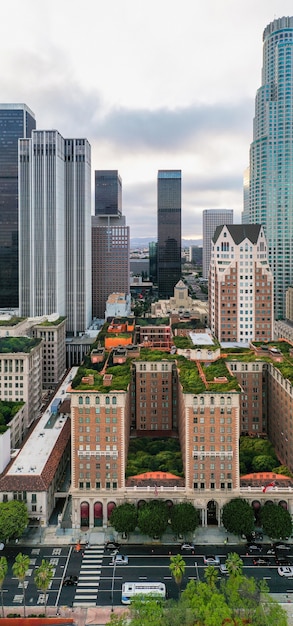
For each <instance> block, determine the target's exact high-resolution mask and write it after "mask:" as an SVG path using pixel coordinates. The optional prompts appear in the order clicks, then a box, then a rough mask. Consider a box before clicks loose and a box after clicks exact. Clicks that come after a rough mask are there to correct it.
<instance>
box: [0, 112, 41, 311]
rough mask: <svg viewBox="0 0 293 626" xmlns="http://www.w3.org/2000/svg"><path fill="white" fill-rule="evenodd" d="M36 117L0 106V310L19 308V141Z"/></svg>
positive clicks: (29, 129)
mask: <svg viewBox="0 0 293 626" xmlns="http://www.w3.org/2000/svg"><path fill="white" fill-rule="evenodd" d="M35 127H36V122H35V116H34V114H33V113H32V111H31V110H30V109H29V108H28V107H27V106H26V105H25V104H0V306H1V308H4V307H5V308H14V307H18V140H19V139H21V138H23V137H30V136H31V132H32V130H33V129H34V128H35Z"/></svg>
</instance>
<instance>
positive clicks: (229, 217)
mask: <svg viewBox="0 0 293 626" xmlns="http://www.w3.org/2000/svg"><path fill="white" fill-rule="evenodd" d="M223 224H233V210H232V209H205V210H204V211H203V212H202V276H203V278H208V277H209V268H210V260H211V250H212V238H213V236H214V234H215V230H216V228H217V226H222V225H223Z"/></svg>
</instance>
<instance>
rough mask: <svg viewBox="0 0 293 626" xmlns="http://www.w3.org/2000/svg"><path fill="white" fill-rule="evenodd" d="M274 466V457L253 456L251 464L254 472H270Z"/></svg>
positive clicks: (264, 455) (266, 455)
mask: <svg viewBox="0 0 293 626" xmlns="http://www.w3.org/2000/svg"><path fill="white" fill-rule="evenodd" d="M274 465H276V457H275V456H269V455H268V454H259V455H258V456H255V457H254V458H253V460H252V463H251V467H252V470H253V471H254V472H271V471H272V469H273V467H274Z"/></svg>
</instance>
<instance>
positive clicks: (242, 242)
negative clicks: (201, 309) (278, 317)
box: [209, 224, 273, 344]
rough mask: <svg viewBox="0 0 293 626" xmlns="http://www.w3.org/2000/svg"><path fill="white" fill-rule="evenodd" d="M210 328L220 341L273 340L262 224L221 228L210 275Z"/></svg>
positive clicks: (215, 238) (269, 277)
mask: <svg viewBox="0 0 293 626" xmlns="http://www.w3.org/2000/svg"><path fill="white" fill-rule="evenodd" d="M209 317H210V327H211V330H212V332H213V334H214V335H215V336H216V337H217V339H218V340H219V341H223V342H224V341H225V342H226V341H227V342H234V341H236V342H243V343H245V344H248V343H249V342H250V341H258V340H259V341H271V340H272V338H273V276H272V272H271V270H270V267H269V264H268V256H267V243H266V239H265V235H264V230H263V227H262V226H261V225H260V224H232V225H229V224H226V225H224V226H218V227H217V228H216V231H215V233H214V236H213V240H212V250H211V262H210V273H209Z"/></svg>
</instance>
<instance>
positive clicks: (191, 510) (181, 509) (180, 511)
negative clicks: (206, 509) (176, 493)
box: [171, 502, 199, 535]
mask: <svg viewBox="0 0 293 626" xmlns="http://www.w3.org/2000/svg"><path fill="white" fill-rule="evenodd" d="M198 524H199V513H198V511H197V509H196V508H195V507H194V506H193V504H191V502H181V503H180V504H174V506H172V509H171V528H172V530H173V532H174V533H176V535H185V534H186V533H189V532H194V531H195V529H196V528H197V527H198Z"/></svg>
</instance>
